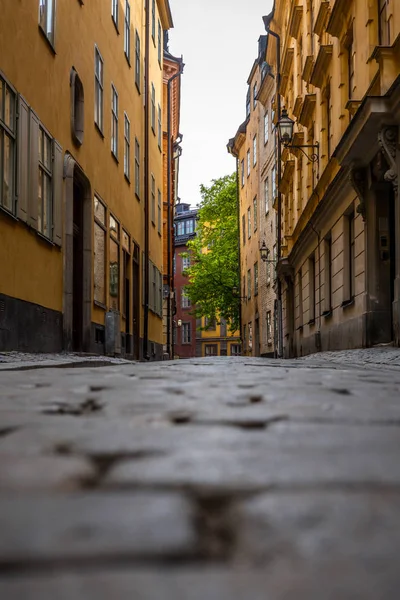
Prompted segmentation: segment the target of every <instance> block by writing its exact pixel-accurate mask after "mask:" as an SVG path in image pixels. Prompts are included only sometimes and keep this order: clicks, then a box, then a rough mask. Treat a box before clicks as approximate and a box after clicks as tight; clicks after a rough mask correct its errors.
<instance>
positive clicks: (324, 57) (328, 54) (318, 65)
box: [310, 44, 333, 88]
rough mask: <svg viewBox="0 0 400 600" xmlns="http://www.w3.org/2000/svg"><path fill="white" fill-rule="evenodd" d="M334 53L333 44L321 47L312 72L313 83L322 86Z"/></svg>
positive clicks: (318, 86)
mask: <svg viewBox="0 0 400 600" xmlns="http://www.w3.org/2000/svg"><path fill="white" fill-rule="evenodd" d="M332 54H333V46H332V45H331V44H330V45H329V46H320V47H319V51H318V55H317V60H316V61H315V65H314V68H313V71H312V73H311V78H310V83H311V85H313V86H315V87H317V88H320V87H322V85H323V83H324V80H325V77H326V74H327V72H328V69H329V65H330V63H331V60H332Z"/></svg>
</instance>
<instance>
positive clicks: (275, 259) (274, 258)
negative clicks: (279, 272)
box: [272, 244, 278, 279]
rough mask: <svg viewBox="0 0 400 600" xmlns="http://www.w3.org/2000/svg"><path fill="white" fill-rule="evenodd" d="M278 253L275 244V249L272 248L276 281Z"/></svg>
mask: <svg viewBox="0 0 400 600" xmlns="http://www.w3.org/2000/svg"><path fill="white" fill-rule="evenodd" d="M277 257H278V256H277V251H276V244H274V246H273V248H272V260H273V261H274V262H273V265H274V279H276V263H277Z"/></svg>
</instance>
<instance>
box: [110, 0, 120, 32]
mask: <svg viewBox="0 0 400 600" xmlns="http://www.w3.org/2000/svg"><path fill="white" fill-rule="evenodd" d="M118 5H119V0H111V16H112V20H113V21H114V25H115V27H116V28H117V30H118Z"/></svg>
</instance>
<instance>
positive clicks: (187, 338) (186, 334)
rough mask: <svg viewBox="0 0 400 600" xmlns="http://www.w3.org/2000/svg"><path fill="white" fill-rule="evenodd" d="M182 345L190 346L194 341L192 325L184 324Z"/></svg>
mask: <svg viewBox="0 0 400 600" xmlns="http://www.w3.org/2000/svg"><path fill="white" fill-rule="evenodd" d="M181 335H182V344H190V343H191V341H192V332H191V323H182V331H181Z"/></svg>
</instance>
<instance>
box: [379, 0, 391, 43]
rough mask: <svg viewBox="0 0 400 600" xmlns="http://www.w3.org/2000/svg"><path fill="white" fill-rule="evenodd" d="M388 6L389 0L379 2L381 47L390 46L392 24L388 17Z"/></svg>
mask: <svg viewBox="0 0 400 600" xmlns="http://www.w3.org/2000/svg"><path fill="white" fill-rule="evenodd" d="M388 4H389V0H379V1H378V10H379V45H380V46H390V24H389V20H388V15H387V10H388Z"/></svg>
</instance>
